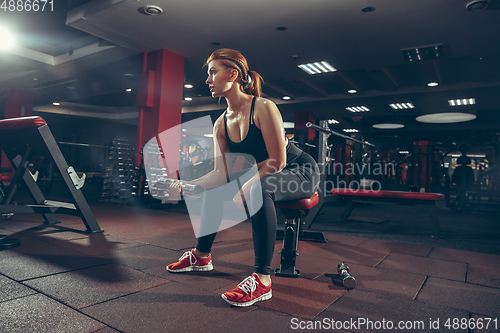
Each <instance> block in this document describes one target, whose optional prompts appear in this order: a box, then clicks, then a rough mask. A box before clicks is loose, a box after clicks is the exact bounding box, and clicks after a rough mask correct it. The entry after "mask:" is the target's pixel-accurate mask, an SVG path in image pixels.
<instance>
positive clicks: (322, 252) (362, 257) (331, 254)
mask: <svg viewBox="0 0 500 333" xmlns="http://www.w3.org/2000/svg"><path fill="white" fill-rule="evenodd" d="M387 254H388V253H387V252H381V251H375V250H368V249H363V248H360V247H359V246H357V245H356V246H355V245H345V244H341V243H336V242H329V243H326V244H323V246H321V247H318V248H316V249H314V250H311V251H309V252H307V255H309V256H314V257H319V258H325V259H333V260H336V261H338V262H339V263H341V262H349V263H356V264H361V265H368V266H374V265H376V264H377V263H379V262H380V261H381V260H382V259H383V258H384V257H386V256H387Z"/></svg>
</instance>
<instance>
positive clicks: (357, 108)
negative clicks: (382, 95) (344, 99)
mask: <svg viewBox="0 0 500 333" xmlns="http://www.w3.org/2000/svg"><path fill="white" fill-rule="evenodd" d="M346 110H348V111H351V112H366V111H370V109H368V108H367V107H366V106H348V107H346Z"/></svg>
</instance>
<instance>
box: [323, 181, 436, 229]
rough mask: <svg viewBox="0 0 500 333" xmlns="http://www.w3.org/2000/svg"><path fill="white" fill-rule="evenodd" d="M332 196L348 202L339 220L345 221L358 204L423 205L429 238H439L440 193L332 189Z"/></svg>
mask: <svg viewBox="0 0 500 333" xmlns="http://www.w3.org/2000/svg"><path fill="white" fill-rule="evenodd" d="M332 193H333V194H334V195H339V196H340V197H341V198H342V199H344V200H346V201H347V202H348V204H347V207H346V208H345V210H344V212H343V213H342V215H341V216H340V217H339V220H342V221H345V220H347V218H348V217H349V215H350V214H351V212H352V210H353V209H354V206H355V205H356V203H358V202H376V203H394V204H400V205H411V206H412V205H423V206H427V207H428V212H429V215H430V218H431V223H432V235H431V237H435V238H439V237H441V235H440V230H439V220H438V216H437V211H436V201H441V200H444V195H443V194H441V193H420V192H403V191H372V190H363V189H359V190H351V189H346V188H337V189H333V191H332Z"/></svg>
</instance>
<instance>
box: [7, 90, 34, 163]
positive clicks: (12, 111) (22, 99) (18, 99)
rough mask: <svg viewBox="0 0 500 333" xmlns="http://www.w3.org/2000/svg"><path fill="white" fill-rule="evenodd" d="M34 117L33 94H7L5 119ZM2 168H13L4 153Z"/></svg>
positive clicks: (15, 92) (21, 91)
mask: <svg viewBox="0 0 500 333" xmlns="http://www.w3.org/2000/svg"><path fill="white" fill-rule="evenodd" d="M32 115H33V93H32V92H31V91H24V90H19V89H11V90H9V91H8V92H7V99H6V101H5V114H4V118H5V119H7V118H19V117H29V116H32ZM1 166H2V168H11V165H10V163H9V160H8V159H7V157H6V156H5V154H4V153H3V152H2V162H1Z"/></svg>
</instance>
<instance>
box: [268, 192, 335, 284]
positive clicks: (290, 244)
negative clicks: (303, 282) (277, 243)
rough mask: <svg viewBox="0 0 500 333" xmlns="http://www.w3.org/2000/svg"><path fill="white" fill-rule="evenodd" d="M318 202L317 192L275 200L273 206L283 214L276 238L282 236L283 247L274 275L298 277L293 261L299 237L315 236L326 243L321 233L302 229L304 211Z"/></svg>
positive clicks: (295, 256)
mask: <svg viewBox="0 0 500 333" xmlns="http://www.w3.org/2000/svg"><path fill="white" fill-rule="evenodd" d="M318 202H319V195H318V192H316V193H314V194H313V195H312V196H311V197H308V198H304V199H300V200H290V201H279V202H275V203H274V206H275V207H276V208H279V209H280V210H281V212H282V213H283V215H285V218H286V221H285V228H284V230H282V231H281V233H280V230H278V235H277V237H276V238H277V239H280V238H281V237H282V238H283V247H282V249H281V251H280V255H281V263H280V267H279V268H277V269H275V271H274V274H275V275H276V276H284V277H294V278H298V277H300V271H299V270H297V269H295V261H296V258H297V256H298V255H299V254H298V252H297V246H298V243H299V239H300V238H301V237H304V238H313V239H314V238H316V241H318V242H322V243H326V242H327V241H328V240H326V239H325V238H324V237H323V234H322V233H314V232H308V231H304V230H302V229H303V228H302V224H303V222H302V220H303V217H302V216H303V214H304V211H308V210H310V209H311V208H313V207H314V206H316V205H317V204H318ZM280 234H281V235H280Z"/></svg>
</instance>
